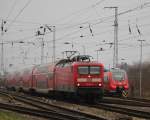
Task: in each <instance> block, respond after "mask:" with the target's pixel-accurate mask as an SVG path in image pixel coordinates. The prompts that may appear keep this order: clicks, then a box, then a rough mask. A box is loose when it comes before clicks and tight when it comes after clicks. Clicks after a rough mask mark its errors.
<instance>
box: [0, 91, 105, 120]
mask: <svg viewBox="0 0 150 120" xmlns="http://www.w3.org/2000/svg"><path fill="white" fill-rule="evenodd" d="M2 94H8V93H2ZM11 95H12V96H13V98H14V99H15V100H17V101H20V102H23V103H26V104H29V105H31V106H34V107H37V108H38V109H40V110H42V111H43V112H44V113H47V114H49V112H50V113H51V112H52V113H55V114H58V116H60V118H61V117H62V118H66V119H65V120H68V119H69V120H70V119H72V120H83V119H84V120H107V118H104V117H97V116H94V115H89V114H86V113H82V112H79V111H74V110H70V109H66V108H63V107H59V106H55V105H53V104H49V103H45V102H43V101H41V100H37V98H31V97H29V96H21V95H16V94H11ZM8 110H9V109H8Z"/></svg>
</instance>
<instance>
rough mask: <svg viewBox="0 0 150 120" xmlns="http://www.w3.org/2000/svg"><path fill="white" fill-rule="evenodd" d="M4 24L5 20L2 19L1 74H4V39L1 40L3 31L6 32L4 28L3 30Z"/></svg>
mask: <svg viewBox="0 0 150 120" xmlns="http://www.w3.org/2000/svg"><path fill="white" fill-rule="evenodd" d="M4 24H6V21H4V20H2V23H1V40H2V43H1V72H2V75H4V73H5V68H4V40H3V35H4V32H6V30H4Z"/></svg>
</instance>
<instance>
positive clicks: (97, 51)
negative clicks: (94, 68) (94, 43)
mask: <svg viewBox="0 0 150 120" xmlns="http://www.w3.org/2000/svg"><path fill="white" fill-rule="evenodd" d="M100 51H104V50H103V48H100V49H98V50H96V53H97V62H98V59H99V55H98V54H99V52H100Z"/></svg>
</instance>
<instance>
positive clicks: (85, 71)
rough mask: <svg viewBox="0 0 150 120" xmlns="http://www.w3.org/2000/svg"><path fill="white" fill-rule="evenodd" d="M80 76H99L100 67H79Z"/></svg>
mask: <svg viewBox="0 0 150 120" xmlns="http://www.w3.org/2000/svg"><path fill="white" fill-rule="evenodd" d="M78 73H79V74H84V75H86V74H93V75H97V74H100V67H99V66H79V67H78Z"/></svg>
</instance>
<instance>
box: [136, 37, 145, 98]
mask: <svg viewBox="0 0 150 120" xmlns="http://www.w3.org/2000/svg"><path fill="white" fill-rule="evenodd" d="M138 41H139V42H141V44H140V97H141V96H142V53H143V51H142V50H143V42H144V41H145V40H138Z"/></svg>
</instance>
